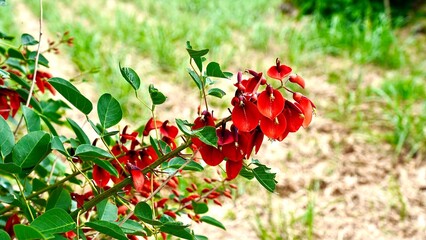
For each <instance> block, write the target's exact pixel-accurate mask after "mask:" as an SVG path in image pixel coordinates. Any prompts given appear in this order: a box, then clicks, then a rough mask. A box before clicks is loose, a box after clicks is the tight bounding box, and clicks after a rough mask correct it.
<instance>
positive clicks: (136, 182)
mask: <svg viewBox="0 0 426 240" xmlns="http://www.w3.org/2000/svg"><path fill="white" fill-rule="evenodd" d="M130 174H131V175H132V180H133V186H134V187H135V189H136V191H138V192H142V190H143V184H144V182H145V176H144V175H143V173H142V171H141V170H140V169H138V168H134V169H131V170H130Z"/></svg>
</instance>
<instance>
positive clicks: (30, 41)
mask: <svg viewBox="0 0 426 240" xmlns="http://www.w3.org/2000/svg"><path fill="white" fill-rule="evenodd" d="M21 43H22V45H25V46H27V45H29V46H31V45H37V44H38V41H36V40H35V39H34V37H33V36H31V35H30V34H28V33H24V34H22V35H21Z"/></svg>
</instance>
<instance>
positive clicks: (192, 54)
mask: <svg viewBox="0 0 426 240" xmlns="http://www.w3.org/2000/svg"><path fill="white" fill-rule="evenodd" d="M186 51H188V54H189V56H190V57H191V58H199V57H202V56H204V55H206V54H207V53H208V52H209V50H208V49H201V50H194V49H192V48H187V49H186Z"/></svg>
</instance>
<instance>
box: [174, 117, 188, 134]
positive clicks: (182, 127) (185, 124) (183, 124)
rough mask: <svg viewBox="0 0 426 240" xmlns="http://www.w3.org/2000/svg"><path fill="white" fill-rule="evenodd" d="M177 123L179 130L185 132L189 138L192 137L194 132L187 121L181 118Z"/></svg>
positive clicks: (177, 119)
mask: <svg viewBox="0 0 426 240" xmlns="http://www.w3.org/2000/svg"><path fill="white" fill-rule="evenodd" d="M175 121H176V125H177V127H178V128H179V130H180V131H181V132H183V133H184V134H185V135H187V136H190V135H192V131H191V129H189V126H191V125H192V124H191V123H189V122H188V121H186V120H182V119H179V118H176V119H175Z"/></svg>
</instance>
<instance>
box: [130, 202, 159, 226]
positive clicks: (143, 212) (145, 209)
mask: <svg viewBox="0 0 426 240" xmlns="http://www.w3.org/2000/svg"><path fill="white" fill-rule="evenodd" d="M134 213H135V216H136V217H137V218H139V219H140V220H141V221H143V222H146V223H148V224H151V225H155V226H158V225H161V224H162V223H161V222H160V221H157V220H154V219H152V209H151V207H150V206H149V204H148V203H146V202H139V203H138V204H136V206H135V210H134Z"/></svg>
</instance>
